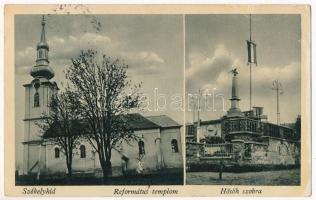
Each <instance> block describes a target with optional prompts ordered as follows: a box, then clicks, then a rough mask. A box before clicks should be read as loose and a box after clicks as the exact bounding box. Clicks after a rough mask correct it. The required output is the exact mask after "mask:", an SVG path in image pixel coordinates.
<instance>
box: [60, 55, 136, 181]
mask: <svg viewBox="0 0 316 200" xmlns="http://www.w3.org/2000/svg"><path fill="white" fill-rule="evenodd" d="M127 69H128V65H126V64H124V63H123V62H121V61H120V60H118V59H112V58H110V57H108V56H106V55H102V56H99V55H98V53H97V52H96V51H94V50H87V51H82V52H81V54H80V55H79V56H78V57H77V58H74V59H72V65H71V66H70V67H69V68H68V69H67V71H66V78H67V79H68V80H69V81H70V82H71V84H72V87H73V88H74V92H75V93H76V94H77V95H78V99H79V101H80V105H79V108H80V110H81V115H82V116H85V119H86V121H87V125H88V130H89V134H85V136H86V139H87V140H88V141H89V143H90V144H91V145H92V146H93V148H94V149H95V150H96V152H97V153H98V156H99V161H100V165H101V167H102V171H103V177H104V178H106V177H107V176H109V175H110V174H111V173H112V164H111V150H112V149H113V148H116V147H117V146H118V145H119V144H121V143H122V141H127V142H128V143H129V142H130V141H131V140H133V139H136V136H135V135H134V134H133V133H132V131H131V129H130V127H129V125H128V121H129V120H128V118H127V117H128V115H126V114H127V113H129V111H130V110H131V109H134V108H138V107H139V106H140V103H141V96H140V94H139V92H138V91H139V88H140V87H141V84H138V85H132V84H131V81H130V80H128V76H127Z"/></svg>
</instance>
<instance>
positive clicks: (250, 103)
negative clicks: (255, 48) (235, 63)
mask: <svg viewBox="0 0 316 200" xmlns="http://www.w3.org/2000/svg"><path fill="white" fill-rule="evenodd" d="M249 39H250V42H251V14H249ZM249 65H250V66H249V73H250V76H249V95H250V98H249V99H250V101H249V111H250V110H251V105H252V102H251V96H252V95H251V90H252V88H251V62H250V63H249Z"/></svg>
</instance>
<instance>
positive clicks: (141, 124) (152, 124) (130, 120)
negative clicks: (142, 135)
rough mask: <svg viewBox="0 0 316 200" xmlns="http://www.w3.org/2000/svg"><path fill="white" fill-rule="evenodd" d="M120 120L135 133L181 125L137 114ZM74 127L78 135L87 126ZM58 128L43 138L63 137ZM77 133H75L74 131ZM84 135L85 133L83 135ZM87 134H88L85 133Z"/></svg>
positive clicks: (172, 121) (169, 119) (162, 118)
mask: <svg viewBox="0 0 316 200" xmlns="http://www.w3.org/2000/svg"><path fill="white" fill-rule="evenodd" d="M119 117H120V118H121V120H122V123H126V125H127V126H128V129H130V130H133V131H136V130H146V129H159V128H171V127H180V126H181V125H180V124H178V123H177V122H176V121H174V120H173V119H171V118H170V117H168V116H166V115H160V116H151V117H144V116H142V115H141V114H139V113H133V114H126V115H120V116H119ZM73 123H74V124H75V127H76V128H77V129H78V133H80V132H81V131H80V130H82V129H84V127H81V126H87V124H86V122H83V123H80V122H75V121H74V122H73ZM58 129H59V128H58V127H57V126H55V125H53V127H51V128H50V129H49V130H47V131H46V132H45V133H44V135H43V137H44V138H52V137H57V136H61V135H63V133H62V132H63V131H61V130H58ZM76 132H77V131H76ZM84 134H85V133H84ZM86 134H88V133H86Z"/></svg>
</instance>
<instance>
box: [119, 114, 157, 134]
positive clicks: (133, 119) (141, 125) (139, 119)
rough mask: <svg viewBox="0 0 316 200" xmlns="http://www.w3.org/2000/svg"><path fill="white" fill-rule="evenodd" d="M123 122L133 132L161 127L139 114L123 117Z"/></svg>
mask: <svg viewBox="0 0 316 200" xmlns="http://www.w3.org/2000/svg"><path fill="white" fill-rule="evenodd" d="M123 118H124V119H123V120H124V121H125V122H126V123H127V124H128V126H129V127H130V128H131V129H132V130H142V129H153V128H160V126H159V125H157V124H156V123H154V122H152V121H151V120H149V119H146V118H145V117H144V116H142V115H141V114H138V113H133V114H127V115H123Z"/></svg>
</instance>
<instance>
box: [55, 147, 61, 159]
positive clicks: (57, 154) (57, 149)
mask: <svg viewBox="0 0 316 200" xmlns="http://www.w3.org/2000/svg"><path fill="white" fill-rule="evenodd" d="M54 151H55V158H59V157H60V150H59V148H58V147H55V149H54Z"/></svg>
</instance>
